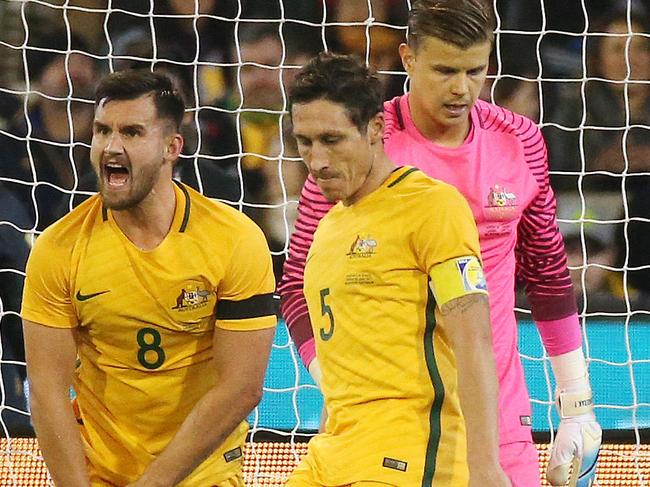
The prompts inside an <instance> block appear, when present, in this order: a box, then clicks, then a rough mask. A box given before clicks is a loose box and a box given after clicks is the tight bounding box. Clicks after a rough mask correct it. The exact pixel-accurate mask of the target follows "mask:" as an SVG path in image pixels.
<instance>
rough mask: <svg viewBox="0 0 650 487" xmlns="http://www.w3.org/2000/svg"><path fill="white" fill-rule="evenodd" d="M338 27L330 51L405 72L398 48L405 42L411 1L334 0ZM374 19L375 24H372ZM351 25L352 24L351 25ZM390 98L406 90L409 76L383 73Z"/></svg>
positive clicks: (378, 66) (333, 33)
mask: <svg viewBox="0 0 650 487" xmlns="http://www.w3.org/2000/svg"><path fill="white" fill-rule="evenodd" d="M329 5H330V6H331V7H332V9H333V14H332V17H333V21H334V22H335V26H334V28H333V29H332V30H330V31H329V32H328V33H329V34H331V35H330V36H329V37H328V44H329V43H331V45H328V48H329V50H332V51H337V52H343V53H350V54H356V55H357V56H359V57H360V58H362V59H368V61H369V62H370V64H372V65H373V66H374V67H375V68H376V69H377V70H379V71H380V72H381V71H396V72H400V73H402V72H403V71H404V69H403V67H402V61H401V59H400V57H399V52H398V47H399V45H400V43H402V42H405V38H406V30H405V29H404V26H405V25H406V16H407V12H408V11H407V4H406V2H404V1H395V0H370V1H369V2H368V1H365V0H364V1H356V2H350V1H342V0H338V1H336V2H334V1H330V2H329ZM369 19H372V21H373V23H374V24H378V25H372V26H370V27H369V26H368V25H367V21H368V20H369ZM348 24H350V25H348ZM380 79H381V80H382V82H383V84H384V88H385V97H386V98H387V99H390V98H393V97H394V96H397V95H401V94H403V93H404V82H405V79H406V78H405V75H402V74H399V75H398V74H384V75H380Z"/></svg>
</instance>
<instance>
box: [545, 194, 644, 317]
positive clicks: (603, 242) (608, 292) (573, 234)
mask: <svg viewBox="0 0 650 487" xmlns="http://www.w3.org/2000/svg"><path fill="white" fill-rule="evenodd" d="M583 197H584V199H585V202H584V214H583V212H582V207H583V203H582V200H581V199H580V198H579V197H576V196H575V195H571V194H559V195H558V220H562V221H559V223H558V225H559V227H560V231H561V232H562V235H563V237H564V245H565V247H566V251H567V258H568V264H569V269H570V273H571V278H572V281H573V286H574V290H575V293H576V298H577V301H578V309H579V310H580V311H584V312H587V313H625V312H627V310H628V304H629V306H630V308H631V309H639V307H640V306H647V305H648V304H649V303H648V301H647V296H645V295H644V294H643V293H641V292H639V290H638V289H635V288H634V287H633V286H631V285H630V284H629V281H628V285H627V292H626V290H625V287H624V280H623V276H624V272H625V271H624V270H623V268H622V267H621V266H620V265H619V264H618V262H617V259H618V256H619V252H620V250H621V248H624V246H625V245H624V241H623V240H622V239H621V232H622V230H623V228H624V226H623V224H622V223H617V222H619V221H621V220H622V217H623V207H622V205H621V195H618V194H615V193H612V194H603V193H585V194H583ZM585 300H586V301H585ZM641 303H643V304H641ZM585 304H586V306H585Z"/></svg>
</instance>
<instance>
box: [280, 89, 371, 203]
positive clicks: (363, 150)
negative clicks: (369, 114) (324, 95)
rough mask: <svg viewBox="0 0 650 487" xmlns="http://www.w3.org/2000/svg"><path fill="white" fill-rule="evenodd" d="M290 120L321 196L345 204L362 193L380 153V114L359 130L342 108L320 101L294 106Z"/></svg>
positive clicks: (366, 186)
mask: <svg viewBox="0 0 650 487" xmlns="http://www.w3.org/2000/svg"><path fill="white" fill-rule="evenodd" d="M291 119H292V122H293V135H294V137H295V138H296V143H297V145H298V152H299V153H300V156H301V157H302V159H303V161H304V162H305V164H306V166H307V169H309V173H310V174H311V175H312V177H313V178H314V179H315V180H316V183H317V184H318V186H319V187H320V189H321V191H322V192H323V195H324V196H325V197H326V198H327V199H328V200H329V201H332V202H334V201H339V200H341V201H343V203H345V204H346V205H347V204H352V203H354V202H355V201H356V200H357V199H358V198H359V197H360V196H362V195H364V194H366V192H367V189H368V188H369V185H370V183H369V179H368V176H369V175H370V173H371V171H372V169H373V162H374V160H375V157H377V156H378V153H379V151H383V145H382V134H383V128H384V119H383V114H377V115H376V116H375V117H373V118H372V119H371V120H370V122H369V123H368V126H367V128H366V130H365V131H361V130H359V128H358V127H357V126H356V125H355V124H354V123H353V122H352V121H351V120H350V116H349V114H348V111H347V109H346V108H345V107H344V106H343V105H341V104H339V103H334V102H331V101H329V100H323V99H320V100H315V101H311V102H308V103H296V104H294V105H293V106H292V109H291Z"/></svg>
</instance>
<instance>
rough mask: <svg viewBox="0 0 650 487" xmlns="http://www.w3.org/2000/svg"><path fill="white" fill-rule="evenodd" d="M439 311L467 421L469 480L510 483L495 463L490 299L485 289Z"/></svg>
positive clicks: (476, 486)
mask: <svg viewBox="0 0 650 487" xmlns="http://www.w3.org/2000/svg"><path fill="white" fill-rule="evenodd" d="M440 314H441V316H442V320H441V321H442V326H443V327H444V329H445V332H446V333H447V335H448V336H449V339H450V342H451V346H452V348H453V350H454V354H455V355H456V366H457V369H458V393H459V396H460V405H461V408H462V410H463V415H464V416H465V423H466V426H467V457H468V463H469V472H470V483H469V485H470V487H479V486H480V487H487V486H490V487H492V486H494V487H497V486H498V487H506V486H508V487H509V486H510V481H509V480H508V479H507V478H506V476H505V474H504V473H503V471H502V470H501V466H500V465H499V433H498V420H497V397H498V391H499V384H498V382H497V376H496V369H495V365H494V357H493V354H492V332H491V328H490V310H489V305H488V298H487V296H486V295H484V294H467V295H465V296H461V297H458V298H455V299H452V300H450V301H448V302H446V303H444V304H443V305H442V306H441V307H440ZM477 398H480V400H477Z"/></svg>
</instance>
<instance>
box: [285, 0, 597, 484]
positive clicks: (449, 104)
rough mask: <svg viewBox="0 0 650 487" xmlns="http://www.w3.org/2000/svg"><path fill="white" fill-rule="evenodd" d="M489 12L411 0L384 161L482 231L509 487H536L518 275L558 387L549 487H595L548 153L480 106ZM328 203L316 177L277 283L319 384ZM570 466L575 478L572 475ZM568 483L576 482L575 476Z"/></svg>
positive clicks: (506, 117)
mask: <svg viewBox="0 0 650 487" xmlns="http://www.w3.org/2000/svg"><path fill="white" fill-rule="evenodd" d="M492 25H493V22H492V14H491V11H490V9H489V7H488V6H487V5H484V4H483V3H482V2H481V1H480V0H416V1H415V2H414V3H413V4H412V8H411V11H410V13H409V24H408V27H409V30H408V37H407V42H406V43H405V44H402V45H401V46H400V56H401V58H402V63H403V65H404V68H405V69H406V72H407V73H408V75H409V78H410V91H409V93H407V94H405V95H403V96H400V97H397V98H395V99H393V100H390V101H388V102H386V103H385V105H384V109H385V119H386V128H385V133H384V141H385V147H386V152H387V153H388V155H389V156H390V158H391V159H392V160H393V161H395V162H396V163H398V164H410V165H414V166H417V167H419V168H420V169H422V170H423V171H424V172H425V173H426V174H428V175H430V176H432V177H434V178H437V179H441V180H443V181H445V182H447V183H451V184H453V185H454V186H456V188H458V189H459V190H460V192H461V193H462V194H463V195H464V196H465V198H466V199H467V201H468V202H469V204H470V207H471V208H472V212H473V214H474V218H475V219H476V223H477V226H478V229H479V235H480V244H481V253H482V257H483V262H484V267H485V273H486V278H487V285H488V290H489V292H490V317H491V321H492V335H493V345H494V354H495V360H496V364H497V374H498V378H499V387H500V389H499V433H500V460H501V464H502V466H503V468H504V470H505V472H506V473H507V474H508V476H509V477H510V479H511V480H512V482H513V486H514V487H535V486H539V485H540V479H539V466H538V457H537V449H536V448H535V444H534V443H533V440H532V432H531V430H532V428H531V425H532V420H531V408H530V400H529V397H528V391H527V389H526V382H525V379H524V375H523V368H522V365H521V361H520V359H519V354H518V350H517V321H516V319H515V315H514V301H515V296H514V288H515V275H517V276H518V277H519V278H521V279H522V280H523V281H524V282H525V284H526V293H527V295H528V299H529V302H530V305H531V308H532V315H533V319H534V320H535V323H536V324H537V327H538V330H539V333H540V335H541V337H542V341H543V343H544V347H545V349H546V352H547V353H548V355H549V356H550V360H551V365H552V368H553V372H554V375H555V379H556V382H557V390H556V399H557V406H558V412H559V414H560V417H561V421H560V426H559V428H558V432H557V435H556V437H555V441H554V444H553V448H552V451H551V458H550V462H549V465H548V468H547V472H546V477H547V479H548V480H549V482H550V483H551V484H552V485H554V486H560V485H566V484H567V482H569V485H571V486H575V487H588V486H590V485H592V484H593V481H594V477H595V471H596V461H597V458H598V450H599V447H600V443H601V429H600V426H599V425H598V423H597V422H596V418H595V415H594V409H593V400H592V393H591V387H590V384H589V378H588V375H587V368H586V364H585V358H584V354H583V352H582V338H581V331H580V325H579V321H578V315H577V311H576V304H575V298H574V294H573V289H572V286H571V280H570V277H569V273H568V270H567V264H566V253H565V251H564V244H563V241H562V237H561V235H560V233H559V231H558V228H557V224H556V218H555V208H556V203H555V196H554V194H553V191H552V189H551V187H550V185H549V177H548V161H547V153H546V145H545V142H544V139H543V137H542V135H541V132H540V131H539V129H538V127H537V126H536V125H535V124H534V123H533V122H531V121H530V120H528V119H526V118H525V117H522V116H520V115H517V114H515V113H513V112H510V111H509V110H506V109H504V108H501V107H498V106H495V105H493V104H491V103H487V102H483V101H481V100H478V99H477V98H478V94H479V92H480V90H481V87H482V85H483V83H484V81H485V77H486V72H487V67H488V58H489V55H490V51H491V49H492V41H493V31H492ZM331 206H332V204H331V203H328V202H327V200H326V199H325V197H324V196H323V195H322V193H321V192H320V190H319V188H318V186H317V185H316V183H315V182H314V180H313V179H312V178H311V177H309V178H308V179H307V181H306V183H305V186H304V188H303V191H302V195H301V198H300V204H299V209H298V220H297V222H296V225H295V231H294V233H293V235H292V237H291V243H290V247H289V257H288V259H287V261H286V262H285V265H284V276H283V278H282V282H281V284H280V288H279V291H280V294H281V296H282V301H281V309H282V314H283V316H284V318H285V320H286V322H287V325H288V327H289V331H290V332H291V336H292V338H293V340H294V342H295V344H296V346H297V347H298V350H299V352H300V355H301V357H302V359H303V361H304V363H305V364H306V366H307V367H308V368H309V370H310V372H311V373H312V375H313V376H314V378H315V380H316V381H317V382H318V381H319V380H320V367H319V365H318V358H317V357H315V352H314V340H313V336H312V330H311V325H310V323H309V315H308V311H307V305H306V302H305V298H304V295H303V270H304V266H305V259H306V256H307V252H308V250H309V248H310V245H311V242H312V239H313V233H314V231H315V230H316V227H317V225H318V222H319V221H320V219H321V218H322V217H323V216H324V215H325V214H326V213H327V212H328V210H329V209H330V208H331ZM571 465H573V469H572V470H571ZM570 471H571V472H572V473H571V472H570Z"/></svg>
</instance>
